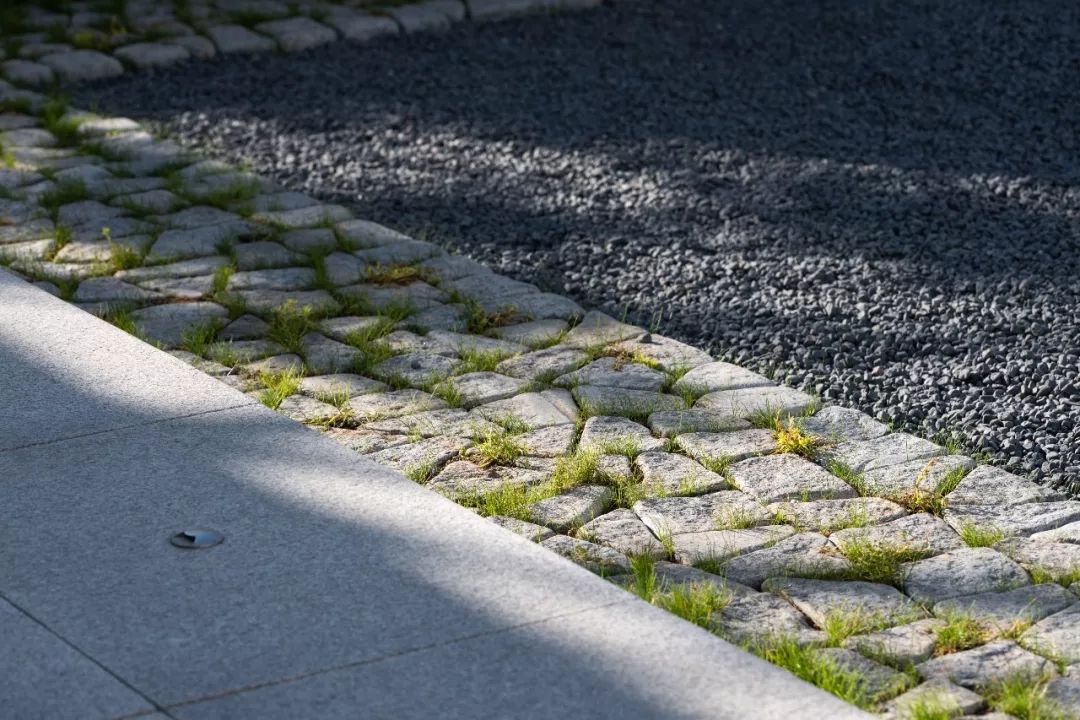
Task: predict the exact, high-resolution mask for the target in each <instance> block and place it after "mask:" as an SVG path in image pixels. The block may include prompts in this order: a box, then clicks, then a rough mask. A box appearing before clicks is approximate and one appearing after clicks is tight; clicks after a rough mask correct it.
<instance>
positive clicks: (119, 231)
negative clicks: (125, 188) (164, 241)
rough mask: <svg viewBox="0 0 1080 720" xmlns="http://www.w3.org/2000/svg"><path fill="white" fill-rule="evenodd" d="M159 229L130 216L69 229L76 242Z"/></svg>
mask: <svg viewBox="0 0 1080 720" xmlns="http://www.w3.org/2000/svg"><path fill="white" fill-rule="evenodd" d="M106 229H108V233H106V232H105V231H106ZM159 229H160V228H159V227H158V226H157V225H154V224H153V223H148V222H145V221H143V220H137V219H135V218H130V217H114V218H106V219H103V220H93V221H91V222H86V223H82V224H79V225H75V226H74V227H72V229H71V239H72V240H74V241H76V242H93V241H98V240H105V239H106V235H108V237H110V238H112V239H113V240H118V239H120V238H124V237H127V236H129V235H149V234H151V233H154V232H157V231H158V230H159ZM150 269H151V268H133V269H132V270H131V271H123V272H133V271H134V270H150ZM192 274H201V273H192Z"/></svg>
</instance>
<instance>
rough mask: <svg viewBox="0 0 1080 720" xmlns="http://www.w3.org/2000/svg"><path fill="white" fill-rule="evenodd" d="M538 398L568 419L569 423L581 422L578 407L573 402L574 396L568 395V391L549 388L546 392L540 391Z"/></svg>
mask: <svg viewBox="0 0 1080 720" xmlns="http://www.w3.org/2000/svg"><path fill="white" fill-rule="evenodd" d="M540 396H541V397H543V398H544V399H545V400H547V401H548V402H549V403H551V404H552V405H554V406H555V408H556V409H557V410H558V411H559V412H561V413H562V414H563V415H565V416H566V417H568V418H570V421H571V422H574V423H578V422H580V421H581V419H582V418H581V413H580V412H579V408H578V405H577V403H576V402H574V396H573V395H571V394H570V391H568V390H563V389H562V388H549V389H547V390H541V391H540Z"/></svg>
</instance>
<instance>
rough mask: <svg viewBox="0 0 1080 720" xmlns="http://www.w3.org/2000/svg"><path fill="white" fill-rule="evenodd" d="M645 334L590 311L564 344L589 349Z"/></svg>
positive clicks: (636, 328) (569, 334)
mask: <svg viewBox="0 0 1080 720" xmlns="http://www.w3.org/2000/svg"><path fill="white" fill-rule="evenodd" d="M531 289H535V288H531ZM645 334H646V331H645V330H643V329H642V328H639V327H635V326H633V325H627V324H625V323H621V322H619V321H618V320H616V319H615V318H613V317H611V316H610V315H605V314H604V313H601V312H597V311H595V310H590V311H589V312H587V313H585V315H584V317H582V318H581V322H580V323H578V324H577V325H576V326H575V327H574V328H572V329H571V330H570V332H569V333H567V335H566V340H565V341H564V342H565V343H566V344H567V345H570V346H571V347H577V348H591V347H596V346H598V345H610V344H612V343H617V342H619V341H622V340H637V339H639V338H641V337H642V336H644V335H645Z"/></svg>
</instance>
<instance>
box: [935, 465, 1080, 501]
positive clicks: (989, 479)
mask: <svg viewBox="0 0 1080 720" xmlns="http://www.w3.org/2000/svg"><path fill="white" fill-rule="evenodd" d="M1067 497H1068V496H1067V495H1066V494H1065V493H1063V492H1059V491H1056V490H1050V489H1048V488H1045V487H1042V486H1040V485H1036V484H1035V483H1033V482H1031V481H1030V480H1027V479H1025V478H1022V477H1019V476H1017V475H1013V474H1012V473H1010V472H1006V471H1004V470H1002V469H1001V468H996V467H993V466H991V465H982V466H980V467H977V468H975V469H974V470H972V471H971V472H970V473H968V474H967V475H966V476H965V477H964V479H963V480H961V481H960V484H959V485H957V486H956V489H955V490H953V491H952V492H951V493H949V505H950V506H957V505H1019V504H1021V503H1032V502H1048V501H1051V500H1065V499H1066V498H1067Z"/></svg>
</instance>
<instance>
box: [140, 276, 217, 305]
mask: <svg viewBox="0 0 1080 720" xmlns="http://www.w3.org/2000/svg"><path fill="white" fill-rule="evenodd" d="M138 285H139V287H141V288H143V289H145V290H152V291H153V292H156V293H161V294H162V295H165V296H166V297H171V298H178V299H182V300H199V299H201V298H205V297H208V296H210V295H212V294H213V292H214V278H213V276H211V275H201V276H197V277H182V278H159V279H156V280H142V281H140V282H139V283H138Z"/></svg>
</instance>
